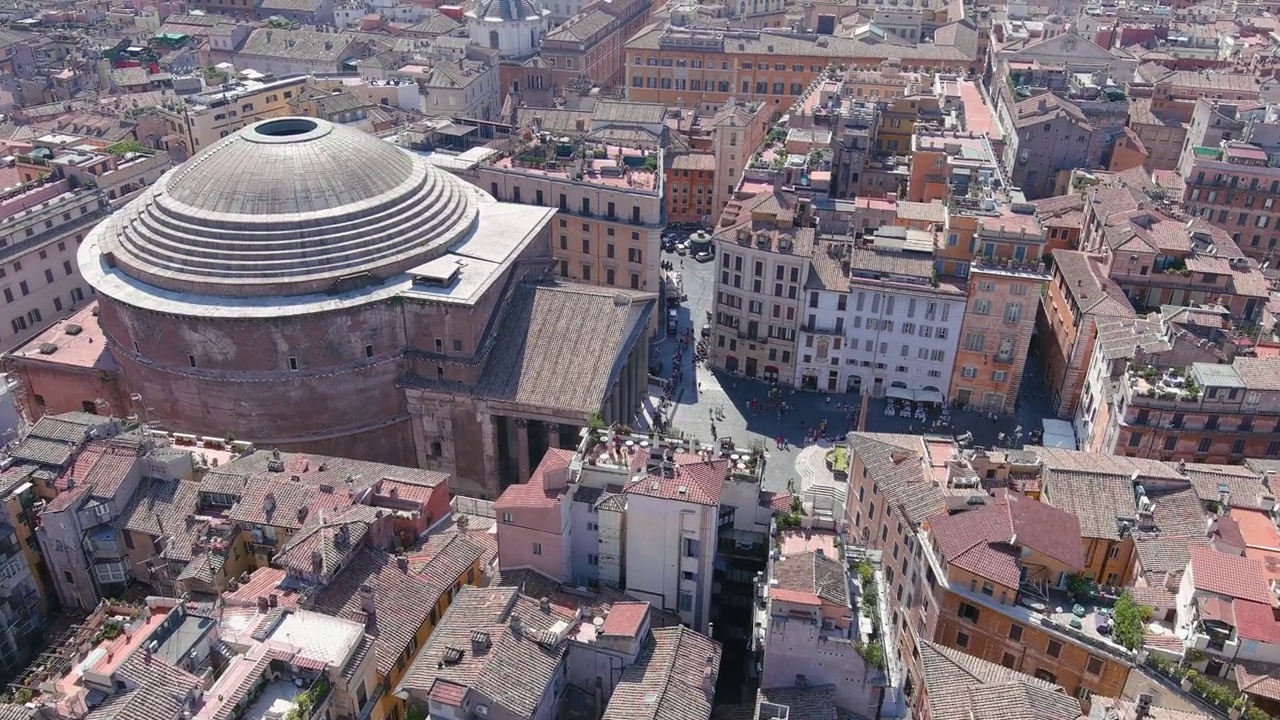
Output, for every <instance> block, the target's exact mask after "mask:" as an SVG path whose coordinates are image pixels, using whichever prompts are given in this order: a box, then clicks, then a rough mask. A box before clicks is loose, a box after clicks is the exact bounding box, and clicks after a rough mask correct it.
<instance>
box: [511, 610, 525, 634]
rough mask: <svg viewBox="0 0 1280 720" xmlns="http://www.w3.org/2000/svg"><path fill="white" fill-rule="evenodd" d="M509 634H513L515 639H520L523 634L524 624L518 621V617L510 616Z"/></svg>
mask: <svg viewBox="0 0 1280 720" xmlns="http://www.w3.org/2000/svg"><path fill="white" fill-rule="evenodd" d="M511 632H512V633H514V634H515V636H516V637H521V636H522V635H523V633H524V624H523V623H522V622H521V621H520V616H519V615H512V616H511Z"/></svg>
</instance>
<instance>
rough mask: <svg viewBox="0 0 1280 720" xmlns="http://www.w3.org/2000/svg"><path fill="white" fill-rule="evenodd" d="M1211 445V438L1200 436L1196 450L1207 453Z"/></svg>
mask: <svg viewBox="0 0 1280 720" xmlns="http://www.w3.org/2000/svg"><path fill="white" fill-rule="evenodd" d="M1211 447H1213V438H1200V447H1199V449H1198V450H1197V451H1196V452H1202V453H1207V452H1209V448H1211Z"/></svg>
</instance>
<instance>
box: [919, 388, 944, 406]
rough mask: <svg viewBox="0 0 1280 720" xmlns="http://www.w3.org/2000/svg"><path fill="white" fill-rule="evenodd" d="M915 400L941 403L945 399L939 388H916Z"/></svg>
mask: <svg viewBox="0 0 1280 720" xmlns="http://www.w3.org/2000/svg"><path fill="white" fill-rule="evenodd" d="M916 402H928V403H937V404H939V405H941V404H942V403H943V402H945V399H944V398H943V397H942V391H941V390H917V391H916Z"/></svg>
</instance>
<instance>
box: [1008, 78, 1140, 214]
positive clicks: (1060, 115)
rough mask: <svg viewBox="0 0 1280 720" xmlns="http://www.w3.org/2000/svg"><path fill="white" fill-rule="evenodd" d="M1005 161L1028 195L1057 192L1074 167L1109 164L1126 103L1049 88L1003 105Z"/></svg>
mask: <svg viewBox="0 0 1280 720" xmlns="http://www.w3.org/2000/svg"><path fill="white" fill-rule="evenodd" d="M999 119H1000V124H1001V126H1002V129H1003V130H1004V135H1005V138H1006V139H1007V143H1006V145H1005V151H1004V158H1003V166H1004V167H1006V168H1008V169H1009V176H1010V180H1011V181H1012V182H1013V184H1014V185H1016V186H1017V187H1019V188H1021V189H1022V191H1023V193H1025V194H1026V196H1027V198H1028V199H1031V200H1035V199H1038V198H1043V197H1048V196H1050V195H1061V194H1063V193H1062V192H1060V190H1061V189H1062V187H1064V186H1065V175H1069V174H1070V172H1071V171H1072V170H1074V169H1076V168H1101V167H1106V166H1107V160H1108V157H1109V155H1110V149H1111V146H1112V142H1113V141H1114V140H1115V139H1116V138H1117V137H1118V136H1120V135H1121V134H1122V133H1123V130H1124V126H1125V122H1126V121H1127V119H1128V105H1127V103H1124V102H1106V101H1098V100H1083V99H1072V100H1068V99H1066V98H1064V97H1060V96H1059V95H1057V94H1055V93H1051V92H1045V93H1041V94H1039V95H1037V96H1035V97H1032V98H1028V99H1026V100H1023V101H1021V102H1017V103H1013V104H1007V105H1003V106H1002V107H1001V112H1000V114H999Z"/></svg>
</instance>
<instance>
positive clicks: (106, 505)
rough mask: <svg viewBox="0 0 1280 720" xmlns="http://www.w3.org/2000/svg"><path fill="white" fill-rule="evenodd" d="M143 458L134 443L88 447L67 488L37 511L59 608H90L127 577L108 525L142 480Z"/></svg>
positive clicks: (78, 457)
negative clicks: (60, 604) (59, 603)
mask: <svg viewBox="0 0 1280 720" xmlns="http://www.w3.org/2000/svg"><path fill="white" fill-rule="evenodd" d="M144 454H145V448H144V447H143V446H142V445H141V444H140V443H138V442H137V441H136V440H135V441H128V440H123V439H111V440H95V441H93V442H91V443H89V444H88V445H86V446H85V447H84V449H83V450H81V451H80V452H79V454H77V455H76V457H75V460H74V461H73V462H72V464H71V466H70V468H69V470H68V474H67V479H66V485H67V487H66V488H65V489H63V490H62V491H61V492H60V493H59V494H58V496H57V497H55V498H53V500H51V501H50V502H49V504H48V505H47V506H45V508H44V509H43V510H42V511H41V512H40V524H39V526H38V527H37V529H36V536H37V537H38V538H39V540H40V547H41V548H43V549H44V552H45V562H46V563H48V565H49V574H50V577H52V578H53V589H54V591H55V592H56V593H57V596H58V599H59V601H60V602H61V603H62V605H63V607H70V608H79V609H81V610H90V609H92V608H93V607H94V606H96V605H97V604H98V601H99V600H100V599H101V598H103V597H108V596H114V595H118V594H120V591H122V590H123V589H124V587H125V585H127V584H128V583H129V581H130V580H132V579H133V577H134V573H135V569H134V568H133V567H131V566H130V564H129V563H127V562H125V560H124V554H123V552H122V551H123V548H122V547H120V545H118V544H117V542H116V539H117V537H118V535H119V533H118V531H117V530H116V528H115V525H114V523H115V521H116V520H117V519H118V518H119V517H120V515H121V513H122V512H123V511H124V510H125V507H126V505H127V504H128V502H129V500H130V499H131V498H132V497H133V493H134V491H135V490H136V489H137V486H138V482H139V481H140V480H141V479H142V475H143V472H144V470H145V469H146V463H145V461H143V460H142V456H143V455H144Z"/></svg>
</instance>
